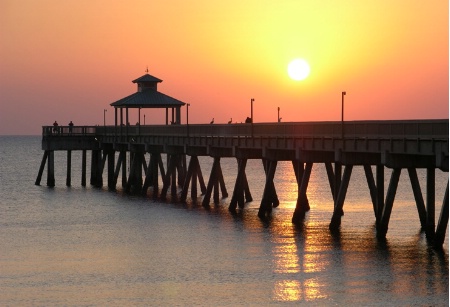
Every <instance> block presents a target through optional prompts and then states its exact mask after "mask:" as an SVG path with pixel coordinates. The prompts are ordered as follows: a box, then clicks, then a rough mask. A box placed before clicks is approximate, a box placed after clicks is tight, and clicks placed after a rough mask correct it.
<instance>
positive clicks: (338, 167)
mask: <svg viewBox="0 0 450 307" xmlns="http://www.w3.org/2000/svg"><path fill="white" fill-rule="evenodd" d="M341 182H342V163H340V162H336V163H334V196H335V199H334V206H335V207H336V204H337V198H338V195H339V189H340V187H341ZM340 214H341V215H344V211H343V210H342V209H341V212H340Z"/></svg>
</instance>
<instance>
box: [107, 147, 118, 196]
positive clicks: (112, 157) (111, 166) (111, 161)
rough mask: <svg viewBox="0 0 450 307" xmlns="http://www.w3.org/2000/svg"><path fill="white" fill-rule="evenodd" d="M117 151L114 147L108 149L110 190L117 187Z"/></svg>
mask: <svg viewBox="0 0 450 307" xmlns="http://www.w3.org/2000/svg"><path fill="white" fill-rule="evenodd" d="M115 158H116V152H115V151H114V150H113V149H110V150H108V188H109V189H110V190H115V189H116V180H115V176H114V175H115V172H114V164H115Z"/></svg>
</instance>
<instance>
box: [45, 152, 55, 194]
mask: <svg viewBox="0 0 450 307" xmlns="http://www.w3.org/2000/svg"><path fill="white" fill-rule="evenodd" d="M47 186H48V187H54V186H55V152H54V151H53V150H49V151H48V161H47Z"/></svg>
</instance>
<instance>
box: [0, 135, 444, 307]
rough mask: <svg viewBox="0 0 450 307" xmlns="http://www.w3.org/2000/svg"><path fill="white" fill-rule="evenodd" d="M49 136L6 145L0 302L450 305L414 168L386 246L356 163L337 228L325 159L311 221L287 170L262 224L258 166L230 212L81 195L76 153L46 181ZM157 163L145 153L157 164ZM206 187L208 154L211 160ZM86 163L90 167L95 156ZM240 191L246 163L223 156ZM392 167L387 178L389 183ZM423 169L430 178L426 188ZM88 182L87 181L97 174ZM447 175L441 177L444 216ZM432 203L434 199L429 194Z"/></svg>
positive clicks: (224, 206)
mask: <svg viewBox="0 0 450 307" xmlns="http://www.w3.org/2000/svg"><path fill="white" fill-rule="evenodd" d="M42 154H43V151H42V150H41V147H40V137H38V136H32V137H0V179H1V184H0V233H1V236H0V305H1V306H55V305H56V306H74V305H75V306H97V305H99V306H183V305H187V306H193V305H200V306H254V305H261V306H264V305H274V306H277V305H281V306H285V305H286V306H289V305H311V306H340V305H343V306H415V305H417V306H448V304H449V282H448V276H449V274H448V273H449V266H448V246H449V245H448V230H447V237H446V242H445V244H444V249H443V251H436V250H434V249H432V248H430V247H429V246H428V245H427V241H426V239H425V235H424V234H423V233H422V232H421V231H420V223H419V218H418V214H417V210H416V206H415V203H414V197H413V194H412V189H411V187H410V184H409V177H408V175H407V172H403V173H402V175H401V177H400V184H399V189H398V193H397V196H396V199H395V202H394V208H393V212H392V216H391V220H390V225H389V231H388V234H387V240H386V242H379V241H377V239H376V233H375V229H374V221H375V219H374V215H373V210H372V205H371V202H370V194H369V191H368V188H367V184H366V180H365V177H364V172H363V170H362V168H361V169H359V167H356V168H355V169H354V172H353V174H352V180H351V182H350V187H349V191H348V193H347V198H346V202H345V205H344V211H345V216H344V217H343V219H342V225H341V230H340V233H339V234H337V235H332V234H331V233H330V232H329V230H328V224H329V222H330V219H331V215H332V208H333V203H332V198H331V193H330V190H329V186H328V182H327V179H326V178H327V177H326V172H325V168H324V166H323V165H314V167H313V172H312V175H311V181H310V184H309V187H308V196H309V200H310V205H311V211H310V212H309V213H307V215H306V219H305V222H304V225H303V227H300V228H299V227H295V226H293V225H292V224H291V222H290V220H291V216H292V213H293V210H294V207H295V202H296V195H297V186H296V184H295V177H294V174H293V171H292V166H291V165H290V164H289V163H280V165H279V167H278V169H277V172H276V177H275V186H276V189H277V193H278V196H279V198H280V206H279V207H278V208H276V209H274V211H273V217H272V219H271V220H270V221H269V222H262V221H261V220H259V219H258V218H257V210H258V207H259V203H260V200H261V196H262V190H263V187H264V184H263V183H264V172H263V168H262V164H261V162H260V161H249V163H248V166H247V176H248V180H249V184H250V189H251V192H252V195H253V198H254V201H253V202H251V203H248V204H246V207H245V209H244V210H243V212H241V213H239V214H237V215H231V214H230V213H229V212H228V204H229V201H230V198H226V199H223V200H221V204H219V205H216V206H214V205H211V208H210V209H209V210H207V209H205V208H203V207H202V206H201V203H200V201H201V198H199V200H198V201H197V202H193V201H191V200H190V199H188V203H187V204H180V203H171V202H169V201H167V202H160V201H154V200H152V198H151V197H150V196H149V197H138V196H130V195H127V194H125V193H122V191H120V189H119V190H118V191H116V192H112V191H108V190H107V189H106V188H104V189H96V188H92V187H86V188H83V187H81V184H80V182H81V176H80V168H81V162H80V160H81V154H80V153H76V152H74V153H73V157H72V167H73V169H72V187H66V186H65V174H66V166H65V159H66V154H65V152H58V153H56V154H55V168H56V187H55V188H48V187H46V186H45V182H46V172H44V176H43V180H42V184H43V185H42V186H35V185H34V181H35V179H36V176H37V172H38V169H39V165H40V162H41V159H42ZM147 158H148V157H147ZM200 164H201V167H202V171H203V174H204V176H205V180H207V178H208V177H209V171H210V169H211V164H212V163H211V160H210V159H208V158H202V159H201V160H200ZM88 165H89V161H88ZM222 168H223V173H224V176H225V182H226V185H227V189H228V192H229V194H230V195H231V194H232V188H233V183H234V182H233V181H234V179H235V177H236V172H237V165H236V162H235V160H233V159H223V160H222ZM389 175H390V170H386V187H387V182H388V180H389ZM425 175H426V174H425V172H423V171H419V177H420V180H421V183H422V190H423V193H425V183H424V179H425ZM88 180H89V179H88ZM447 180H448V174H447V173H443V172H440V171H437V173H436V211H437V212H436V221H437V220H438V217H439V212H440V208H441V205H442V200H443V195H444V191H445V186H446V183H447ZM424 196H425V195H424Z"/></svg>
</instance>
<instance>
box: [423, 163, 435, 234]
mask: <svg viewBox="0 0 450 307" xmlns="http://www.w3.org/2000/svg"><path fill="white" fill-rule="evenodd" d="M435 178H436V169H435V168H434V167H429V168H427V205H426V206H427V226H426V229H425V233H426V236H427V239H428V240H429V241H431V240H433V239H434V230H435V225H436V224H435V210H436V209H435V207H436V206H435Z"/></svg>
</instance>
